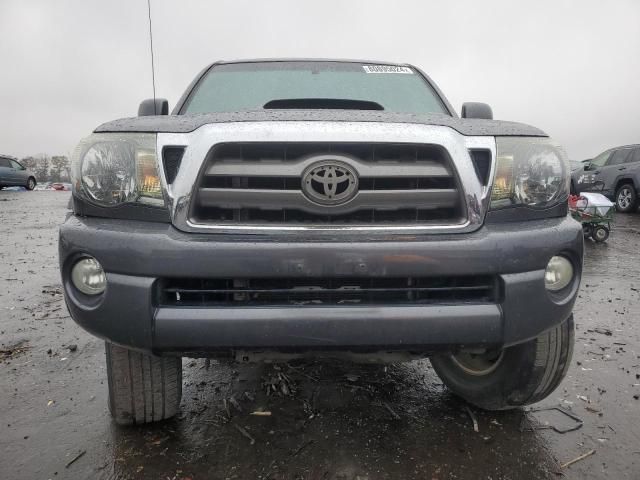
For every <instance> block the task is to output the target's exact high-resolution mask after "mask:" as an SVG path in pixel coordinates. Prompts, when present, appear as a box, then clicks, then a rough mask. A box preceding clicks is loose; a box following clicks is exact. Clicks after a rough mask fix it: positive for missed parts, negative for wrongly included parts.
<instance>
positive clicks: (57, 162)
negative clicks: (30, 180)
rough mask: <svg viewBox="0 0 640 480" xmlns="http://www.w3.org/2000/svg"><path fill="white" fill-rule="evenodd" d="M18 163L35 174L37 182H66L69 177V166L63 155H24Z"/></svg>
mask: <svg viewBox="0 0 640 480" xmlns="http://www.w3.org/2000/svg"><path fill="white" fill-rule="evenodd" d="M20 163H21V164H22V165H24V166H25V167H26V168H27V169H29V170H31V171H32V172H33V173H34V174H35V176H36V179H37V180H38V182H39V183H42V182H68V181H70V179H71V169H70V168H71V166H70V163H69V159H68V158H67V157H66V156H65V155H54V156H51V157H50V156H49V155H46V154H41V155H37V156H35V157H24V158H21V159H20Z"/></svg>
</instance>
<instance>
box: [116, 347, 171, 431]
mask: <svg viewBox="0 0 640 480" xmlns="http://www.w3.org/2000/svg"><path fill="white" fill-rule="evenodd" d="M105 350H106V354H107V378H108V383H109V411H110V412H111V416H112V417H113V418H114V420H115V421H116V423H118V424H120V425H131V424H142V423H150V422H157V421H159V420H165V419H167V418H171V417H173V416H174V415H175V414H176V413H177V412H178V408H179V407H180V398H181V397H182V359H181V358H180V357H156V356H155V355H147V354H144V353H141V352H137V351H134V350H129V349H128V348H124V347H119V346H117V345H114V344H112V343H109V342H106V343H105Z"/></svg>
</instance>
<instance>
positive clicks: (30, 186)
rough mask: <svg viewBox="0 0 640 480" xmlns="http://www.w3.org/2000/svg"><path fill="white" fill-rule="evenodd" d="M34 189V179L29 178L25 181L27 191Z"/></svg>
mask: <svg viewBox="0 0 640 480" xmlns="http://www.w3.org/2000/svg"><path fill="white" fill-rule="evenodd" d="M34 188H36V179H35V178H33V177H29V180H28V181H27V190H33V189H34Z"/></svg>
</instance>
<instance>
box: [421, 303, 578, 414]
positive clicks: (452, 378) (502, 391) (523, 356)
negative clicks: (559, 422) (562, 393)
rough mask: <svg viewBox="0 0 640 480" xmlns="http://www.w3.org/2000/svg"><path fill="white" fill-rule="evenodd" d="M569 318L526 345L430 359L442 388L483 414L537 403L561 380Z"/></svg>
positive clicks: (569, 345)
mask: <svg viewBox="0 0 640 480" xmlns="http://www.w3.org/2000/svg"><path fill="white" fill-rule="evenodd" d="M573 338H574V324H573V315H572V316H570V317H569V318H568V319H567V320H566V321H565V322H563V323H562V324H560V325H558V326H557V327H554V328H552V329H551V330H548V331H546V332H544V333H543V334H541V335H540V336H538V337H536V338H534V339H533V340H530V341H528V342H525V343H521V344H518V345H514V346H512V347H507V348H505V349H502V350H498V351H493V352H486V353H484V354H473V353H457V354H455V355H453V354H449V355H443V356H437V357H432V358H431V364H432V365H433V368H434V369H435V371H436V373H437V374H438V376H439V377H440V379H441V380H442V381H443V383H444V384H445V385H446V386H447V387H448V388H449V389H450V390H451V391H452V392H453V393H455V394H456V395H458V396H460V397H462V398H463V399H465V400H466V401H467V402H469V403H471V404H473V405H476V406H478V407H480V408H483V409H485V410H507V409H512V408H517V407H521V406H524V405H529V404H531V403H535V402H538V401H540V400H542V399H543V398H545V397H547V396H548V395H549V394H550V393H551V392H553V391H554V390H555V389H556V387H557V386H558V385H559V384H560V382H561V381H562V379H563V378H564V376H565V374H566V372H567V369H568V368H569V364H570V363H571V356H572V354H573Z"/></svg>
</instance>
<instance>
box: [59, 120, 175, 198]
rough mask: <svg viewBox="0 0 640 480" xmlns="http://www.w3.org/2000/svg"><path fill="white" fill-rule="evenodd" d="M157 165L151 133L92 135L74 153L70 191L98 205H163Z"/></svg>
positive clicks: (153, 135) (153, 137)
mask: <svg viewBox="0 0 640 480" xmlns="http://www.w3.org/2000/svg"><path fill="white" fill-rule="evenodd" d="M157 163H158V162H157V156H156V136H155V134H149V133H143V134H139V133H121V134H115V133H98V134H93V135H91V136H89V137H87V138H85V139H84V140H82V141H81V142H80V144H79V145H78V147H77V148H76V151H75V152H74V157H73V166H72V175H73V179H72V181H73V186H74V191H75V192H77V193H78V194H80V195H82V196H84V197H85V198H87V199H88V200H89V201H91V202H93V203H96V204H98V205H101V206H107V207H109V206H115V205H120V204H122V203H127V202H141V203H146V204H150V205H159V206H163V205H164V199H163V196H162V187H161V184H160V176H159V174H158V166H157Z"/></svg>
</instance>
